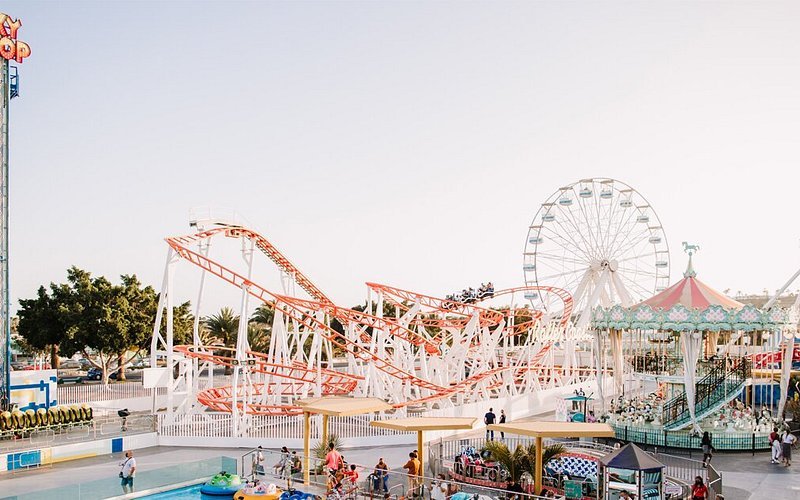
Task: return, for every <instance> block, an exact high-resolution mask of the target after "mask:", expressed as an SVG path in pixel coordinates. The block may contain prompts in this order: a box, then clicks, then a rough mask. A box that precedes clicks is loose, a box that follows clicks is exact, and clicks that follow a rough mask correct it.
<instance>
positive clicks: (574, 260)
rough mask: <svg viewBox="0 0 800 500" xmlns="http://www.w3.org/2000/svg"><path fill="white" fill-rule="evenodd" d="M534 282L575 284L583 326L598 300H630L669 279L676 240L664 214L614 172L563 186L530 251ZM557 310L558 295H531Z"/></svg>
mask: <svg viewBox="0 0 800 500" xmlns="http://www.w3.org/2000/svg"><path fill="white" fill-rule="evenodd" d="M523 270H524V272H525V282H526V284H527V285H529V286H547V285H550V286H556V287H559V288H563V289H566V290H568V291H570V292H571V293H572V295H573V299H574V305H575V308H574V317H575V321H576V324H577V326H579V327H583V326H585V325H586V324H587V323H588V321H589V319H590V317H591V310H592V309H593V308H594V307H595V306H597V305H603V306H610V305H612V304H617V303H619V304H622V305H623V306H629V305H632V304H635V303H636V302H638V301H641V300H644V299H646V298H649V297H650V296H652V295H653V294H654V293H657V292H660V291H662V290H664V289H665V288H666V287H667V286H668V285H669V270H670V260H669V247H668V245H667V239H666V236H665V235H664V229H663V228H662V227H661V221H660V220H659V218H658V215H657V214H656V212H655V211H654V210H653V208H652V207H651V206H650V204H649V203H648V202H647V200H646V199H645V198H644V197H643V196H642V195H641V194H639V192H637V191H636V190H635V189H633V188H632V187H630V186H629V185H627V184H625V183H624V182H620V181H617V180H614V179H606V178H594V179H583V180H580V181H578V182H575V183H572V184H570V185H568V186H565V187H562V188H561V189H559V190H558V191H556V192H555V193H553V194H552V195H551V196H550V197H549V198H548V199H547V200H546V201H545V202H544V203H543V204H542V206H541V207H540V208H539V211H538V212H537V213H536V215H535V216H534V218H533V222H531V224H530V227H529V229H528V237H527V239H526V240H525V252H524V254H523ZM527 298H528V299H529V300H531V302H532V303H533V306H534V307H537V308H541V309H544V310H545V311H547V312H548V313H549V314H557V313H558V311H556V310H554V308H556V307H557V303H556V302H552V298H548V297H547V296H538V295H532V296H528V297H527Z"/></svg>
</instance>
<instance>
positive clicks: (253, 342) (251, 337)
mask: <svg viewBox="0 0 800 500" xmlns="http://www.w3.org/2000/svg"><path fill="white" fill-rule="evenodd" d="M270 335H271V332H269V331H267V330H266V329H265V328H262V327H261V326H260V324H256V323H249V324H248V325H247V342H248V343H249V344H250V350H251V351H255V352H267V351H269V340H270Z"/></svg>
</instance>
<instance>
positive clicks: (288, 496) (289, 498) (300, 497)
mask: <svg viewBox="0 0 800 500" xmlns="http://www.w3.org/2000/svg"><path fill="white" fill-rule="evenodd" d="M315 498H317V495H314V494H312V493H304V492H302V491H300V490H290V491H284V492H283V493H281V496H280V500H314V499H315Z"/></svg>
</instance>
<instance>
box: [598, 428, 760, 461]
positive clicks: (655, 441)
mask: <svg viewBox="0 0 800 500" xmlns="http://www.w3.org/2000/svg"><path fill="white" fill-rule="evenodd" d="M609 425H611V427H612V428H613V429H614V433H615V434H616V436H617V439H619V440H622V441H626V442H632V443H636V444H640V445H645V446H658V447H662V448H683V449H695V450H699V449H700V436H698V435H694V434H692V433H690V432H689V431H665V430H663V429H657V428H654V427H643V426H637V425H620V424H617V423H611V422H609ZM713 439H714V448H716V449H718V450H736V451H751V452H753V453H755V452H756V451H758V450H768V449H769V448H770V445H769V433H768V432H740V431H735V432H726V431H725V429H720V430H719V432H715V433H713Z"/></svg>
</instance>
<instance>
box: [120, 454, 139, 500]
mask: <svg viewBox="0 0 800 500" xmlns="http://www.w3.org/2000/svg"><path fill="white" fill-rule="evenodd" d="M119 466H120V467H121V468H122V470H121V471H120V472H119V478H120V484H121V485H122V491H123V493H133V478H134V476H135V475H136V459H135V458H133V452H132V451H128V452H126V453H125V460H124V461H122V462H120V464H119Z"/></svg>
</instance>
